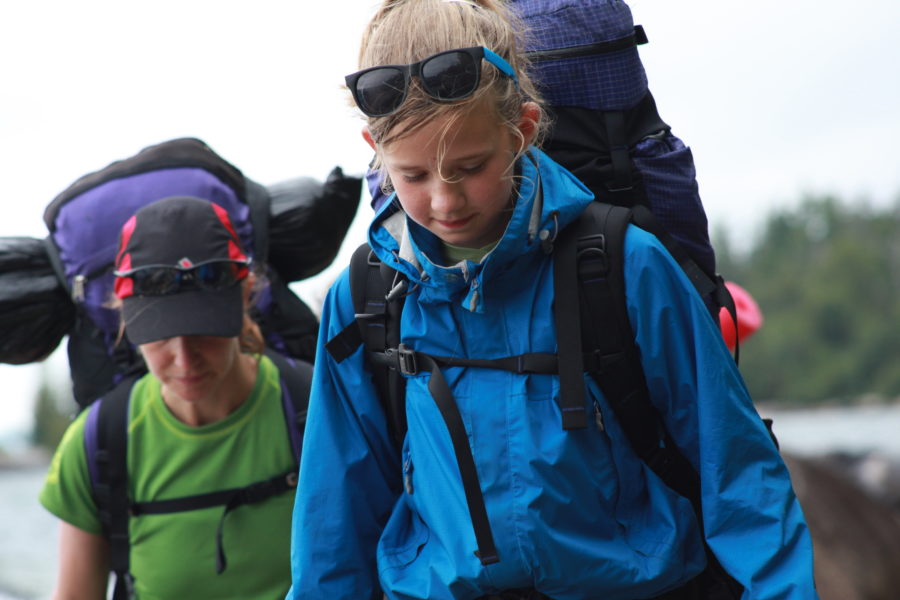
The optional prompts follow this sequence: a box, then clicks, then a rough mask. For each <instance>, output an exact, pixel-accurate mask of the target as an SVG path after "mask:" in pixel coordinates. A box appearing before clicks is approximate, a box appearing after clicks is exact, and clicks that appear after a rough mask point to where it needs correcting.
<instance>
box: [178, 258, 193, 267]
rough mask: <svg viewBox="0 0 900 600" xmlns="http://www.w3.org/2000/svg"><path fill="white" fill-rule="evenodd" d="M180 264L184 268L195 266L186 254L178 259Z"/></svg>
mask: <svg viewBox="0 0 900 600" xmlns="http://www.w3.org/2000/svg"><path fill="white" fill-rule="evenodd" d="M178 266H179V267H181V268H182V269H190V268H191V267H193V266H194V263H192V262H191V259H189V258H188V257H187V256H185V257H184V258H182V259H181V260H179V261H178Z"/></svg>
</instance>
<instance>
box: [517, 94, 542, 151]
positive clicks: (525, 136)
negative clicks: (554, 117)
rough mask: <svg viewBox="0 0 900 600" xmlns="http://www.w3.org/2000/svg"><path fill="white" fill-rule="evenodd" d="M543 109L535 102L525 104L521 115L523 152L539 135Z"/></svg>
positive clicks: (520, 126)
mask: <svg viewBox="0 0 900 600" xmlns="http://www.w3.org/2000/svg"><path fill="white" fill-rule="evenodd" d="M540 118H541V109H540V107H538V105H537V104H536V103H534V102H523V103H522V113H521V114H520V115H519V125H518V127H519V133H521V134H522V150H524V149H525V148H526V147H528V145H530V144H531V142H533V141H534V136H535V135H537V132H538V126H539V121H540Z"/></svg>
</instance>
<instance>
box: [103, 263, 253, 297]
mask: <svg viewBox="0 0 900 600" xmlns="http://www.w3.org/2000/svg"><path fill="white" fill-rule="evenodd" d="M249 265H250V261H249V260H213V261H208V262H204V263H199V264H196V265H191V266H190V267H181V266H177V265H176V266H173V265H144V266H142V267H137V268H135V269H129V270H127V271H113V274H114V275H115V276H116V277H117V278H118V279H117V280H116V296H118V297H119V298H127V297H128V296H166V295H169V294H177V293H179V292H183V291H188V290H205V291H212V292H217V291H221V290H225V289H228V288H230V287H232V286H233V285H235V284H237V282H239V281H241V280H242V279H244V278H246V277H247V275H248V273H249V272H250V270H249ZM129 281H130V282H131V285H130V286H129V285H127V283H126V282H129Z"/></svg>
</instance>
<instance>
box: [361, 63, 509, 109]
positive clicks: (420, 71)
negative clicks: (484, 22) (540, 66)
mask: <svg viewBox="0 0 900 600" xmlns="http://www.w3.org/2000/svg"><path fill="white" fill-rule="evenodd" d="M481 59H484V60H486V61H487V62H489V63H491V64H492V65H494V66H495V67H497V69H498V70H499V71H500V72H501V73H503V74H504V75H506V76H507V77H509V78H510V79H512V80H513V83H515V84H516V86H518V85H519V80H518V78H517V77H516V73H515V71H514V70H513V68H512V67H511V66H510V64H509V63H508V62H506V61H505V60H504V59H503V58H501V57H500V56H499V55H498V54H496V53H495V52H493V51H491V50H489V49H488V48H485V47H483V46H475V47H472V48H460V49H456V50H447V51H445V52H439V53H437V54H434V55H432V56H429V57H428V58H426V59H423V60H420V61H419V62H416V63H412V64H410V65H382V66H378V67H369V68H368V69H363V70H362V71H357V72H356V73H353V74H351V75H347V77H346V78H345V81H346V82H347V87H348V88H350V93H351V94H353V100H354V101H355V102H356V105H357V106H358V107H359V109H360V110H361V111H362V112H363V113H364V114H366V115H367V116H370V117H385V116H387V115H389V114H391V113H393V112H395V111H396V110H397V109H398V108H400V106H401V105H402V104H403V101H404V100H405V99H406V94H407V92H408V91H409V82H410V80H411V78H412V77H417V78H418V79H419V82H420V83H421V85H422V89H423V90H424V91H425V93H426V94H428V95H429V96H431V97H432V98H434V99H435V100H440V101H442V102H449V101H453V100H462V99H463V98H467V97H469V96H471V95H472V94H474V93H475V90H477V89H478V84H479V83H480V82H481Z"/></svg>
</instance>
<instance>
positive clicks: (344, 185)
mask: <svg viewBox="0 0 900 600" xmlns="http://www.w3.org/2000/svg"><path fill="white" fill-rule="evenodd" d="M360 188H361V180H360V179H359V178H353V177H345V176H344V175H343V173H342V172H341V170H340V168H335V169H334V170H333V171H332V173H331V174H330V175H329V177H328V178H327V180H326V181H325V182H324V184H323V183H319V182H317V181H315V180H312V179H310V178H299V179H295V180H290V181H287V182H283V183H280V184H277V185H275V186H272V187H268V188H267V187H265V186H263V185H261V184H259V183H256V182H255V181H253V180H251V179H249V178H247V177H245V176H244V175H243V173H242V172H241V171H240V170H239V169H237V168H236V167H235V166H234V165H232V164H231V163H229V162H228V161H226V160H225V159H223V158H222V157H221V156H219V155H218V154H216V153H215V152H214V151H213V150H212V149H211V148H210V147H209V146H207V145H206V144H205V143H204V142H202V141H201V140H198V139H194V138H180V139H174V140H170V141H166V142H162V143H160V144H156V145H153V146H149V147H147V148H144V149H143V150H141V151H140V152H138V153H137V154H135V155H134V156H131V157H129V158H126V159H124V160H120V161H116V162H113V163H111V164H109V165H108V166H106V167H104V168H102V169H100V170H99V171H96V172H93V173H89V174H87V175H85V176H83V177H81V178H80V179H78V180H77V181H75V182H74V183H73V184H72V185H70V186H69V187H68V188H67V189H65V190H64V191H63V192H61V193H60V194H59V195H58V196H57V197H56V198H55V199H54V200H53V201H52V202H51V203H50V204H49V205H48V206H47V208H46V211H45V213H44V221H45V223H46V225H47V228H48V229H49V230H50V235H49V237H48V240H47V242H48V243H47V244H46V248H47V250H48V255H49V260H50V263H51V264H52V265H53V267H54V268H55V270H56V273H57V275H58V276H59V280H60V281H61V282H62V285H63V287H64V288H65V290H67V291H68V292H69V296H70V297H71V299H72V301H73V302H74V305H75V310H74V311H72V313H73V315H74V316H71V315H70V316H69V317H68V318H69V319H71V322H70V323H68V324H67V325H68V327H67V332H68V335H69V342H68V354H69V367H70V371H71V375H72V381H73V384H74V395H75V399H76V401H77V402H78V404H79V405H81V406H85V405H87V404H89V403H91V402H92V401H93V400H95V399H96V398H98V397H99V396H101V395H102V394H103V393H104V392H106V391H107V390H108V389H110V388H111V387H113V386H114V385H115V384H116V383H118V382H119V381H121V380H122V379H123V378H125V377H126V376H127V375H130V374H134V373H136V372H141V371H142V370H143V369H144V365H143V362H142V360H141V359H140V358H139V357H138V355H137V352H136V350H135V348H133V347H132V346H131V345H130V344H129V343H128V341H127V339H124V338H123V336H121V335H120V331H119V317H118V313H117V312H116V311H115V310H112V309H110V308H107V305H108V303H109V300H110V299H111V297H112V286H113V274H112V270H113V260H114V257H115V252H116V247H117V241H118V237H119V232H120V230H121V228H122V225H124V223H125V221H126V220H127V219H128V218H129V217H130V216H131V215H132V214H134V212H135V211H137V210H138V209H139V208H141V207H142V206H144V205H145V204H148V203H150V202H153V201H155V200H158V199H161V198H165V197H168V196H176V195H177V196H195V197H199V198H203V199H206V200H210V201H212V202H216V203H217V204H219V205H221V206H222V207H224V208H225V209H226V210H227V211H228V213H229V216H230V218H231V220H232V223H233V224H234V226H235V229H236V230H237V232H238V235H239V237H240V238H241V241H242V242H243V245H244V247H245V248H246V249H247V251H248V253H249V254H250V255H251V256H252V257H253V259H254V262H256V263H257V264H258V265H259V264H262V265H265V267H264V268H265V275H266V278H267V279H268V281H269V286H268V287H267V288H266V289H265V291H264V292H263V293H261V294H260V295H259V298H258V299H257V301H256V305H255V306H254V310H253V316H254V318H255V319H256V320H257V322H258V323H259V325H260V328H261V330H262V332H263V334H264V336H265V338H266V342H267V345H269V346H270V347H271V348H273V349H275V350H277V351H279V352H281V353H282V354H285V355H287V356H290V357H294V358H299V359H303V360H306V361H310V362H311V361H312V360H313V357H314V354H315V344H316V336H317V333H318V320H317V318H316V316H315V315H314V314H313V312H312V311H311V310H310V308H309V307H308V306H307V305H306V304H305V303H304V302H303V301H302V300H301V299H300V298H299V297H297V296H296V295H295V294H294V293H293V292H292V291H291V290H290V288H289V287H288V285H287V284H288V282H290V281H297V280H300V279H304V278H306V277H309V276H311V275H314V274H316V273H318V272H319V271H321V270H322V269H324V268H325V267H326V266H327V265H328V264H330V263H331V261H332V260H333V259H334V257H335V256H336V255H337V252H338V250H339V249H340V245H341V242H342V241H343V238H344V236H345V235H346V232H347V229H348V227H349V226H350V222H351V221H352V219H353V216H354V215H355V213H356V209H357V205H358V203H359V194H360Z"/></svg>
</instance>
